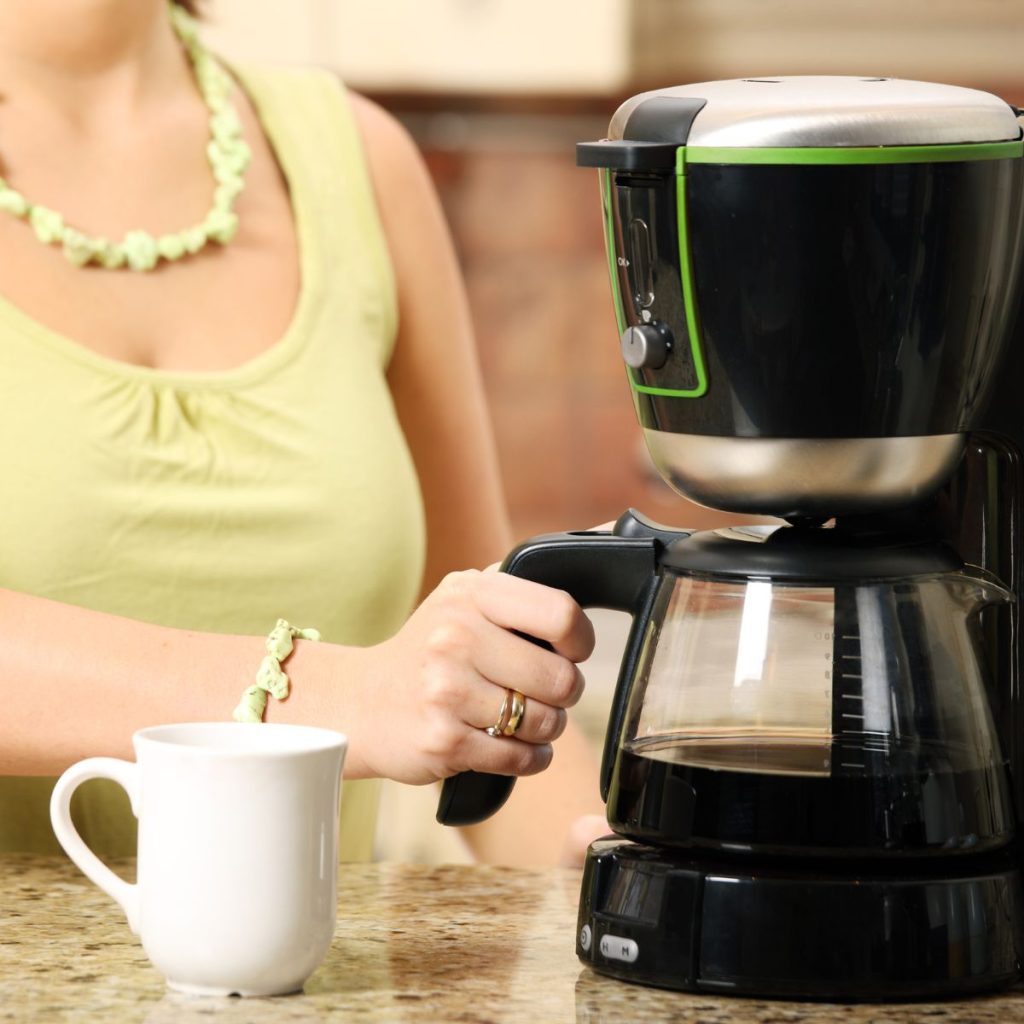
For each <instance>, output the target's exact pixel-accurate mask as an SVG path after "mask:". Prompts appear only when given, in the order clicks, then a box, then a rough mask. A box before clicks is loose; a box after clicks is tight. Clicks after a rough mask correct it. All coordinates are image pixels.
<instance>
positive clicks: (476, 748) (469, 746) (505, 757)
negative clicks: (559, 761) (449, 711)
mask: <svg viewBox="0 0 1024 1024" xmlns="http://www.w3.org/2000/svg"><path fill="white" fill-rule="evenodd" d="M460 754H461V759H462V761H463V763H464V766H465V767H464V768H461V769H459V770H460V771H464V770H466V769H472V770H473V771H476V772H486V773H487V774H488V775H536V774H537V773H538V772H542V771H544V769H545V768H547V766H548V765H549V764H551V757H552V749H551V744H550V743H526V742H525V741H523V740H520V739H518V738H515V737H502V738H501V739H495V738H494V737H493V736H488V735H487V733H485V732H482V731H479V730H474V731H473V732H472V733H471V734H470V735H469V736H467V737H466V740H465V742H464V743H463V745H462V749H461V751H460Z"/></svg>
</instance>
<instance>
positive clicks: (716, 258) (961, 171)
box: [609, 158, 1024, 438]
mask: <svg viewBox="0 0 1024 1024" xmlns="http://www.w3.org/2000/svg"><path fill="white" fill-rule="evenodd" d="M609 173H612V181H613V183H612V186H611V189H610V196H609V198H610V201H611V211H610V212H611V235H612V239H613V270H612V272H613V273H614V274H616V275H617V278H618V284H617V288H618V293H619V296H620V301H621V307H622V308H621V324H624V325H632V324H640V323H644V322H648V321H653V322H655V323H660V324H664V325H666V326H667V327H668V329H669V330H670V331H671V333H672V336H673V337H674V338H675V344H674V346H673V349H672V353H671V356H670V358H669V359H668V361H667V362H666V363H665V365H664V366H662V367H660V368H658V369H649V368H645V369H640V370H634V371H631V380H632V381H633V384H634V386H636V385H639V386H640V388H639V389H636V390H635V399H636V404H637V412H638V416H639V418H640V422H641V423H642V425H643V426H645V427H649V428H653V429H655V430H662V431H671V432H675V433H684V434H707V435H716V436H739V437H792V438H797V437H799V438H818V437H820V438H835V437H889V436H919V435H928V434H947V433H956V432H959V431H963V430H964V429H967V428H968V427H969V426H970V424H971V422H972V420H973V419H974V418H975V417H976V416H977V414H978V412H979V411H980V409H981V408H982V407H983V406H984V403H985V401H986V398H987V396H988V394H989V392H990V390H991V385H992V379H993V375H994V374H995V373H997V372H998V366H999V363H1000V359H1001V357H1002V354H1003V346H1004V345H1005V339H1006V335H1007V328H1008V324H1009V320H1010V318H1011V316H1012V314H1013V311H1014V301H1015V292H1014V282H1015V280H1016V278H1017V275H1018V273H1019V266H1020V259H1021V249H1022V231H1024V160H1022V159H1020V158H1007V159H996V160H975V161H963V162H948V163H924V162H922V163H893V164H867V165H859V164H857V165H854V164H851V165H808V166H792V165H781V166H774V165H756V164H754V165H751V164H733V165H727V164H705V163H691V164H687V165H686V166H685V174H684V175H683V176H682V177H677V175H676V174H675V173H674V172H662V173H656V172H654V171H650V170H648V171H644V172H642V173H638V172H636V171H628V170H621V171H617V172H609ZM680 197H683V202H684V203H685V206H686V210H685V214H686V216H685V225H686V231H685V234H683V235H681V232H680V225H681V221H680V211H679V208H678V201H679V199H680ZM640 222H642V223H643V225H644V228H643V230H644V232H646V234H647V235H648V236H649V239H650V241H649V250H650V253H651V255H652V260H653V266H652V267H651V268H650V269H649V270H647V269H646V268H645V269H644V276H646V277H649V278H650V279H651V280H653V290H652V291H653V299H651V290H648V289H647V288H646V287H644V286H643V284H642V283H641V282H640V280H639V279H638V271H637V261H636V259H635V258H633V249H634V248H635V246H633V244H632V242H631V236H632V235H635V233H636V231H637V230H638V229H637V228H636V225H637V224H639V223H640ZM681 246H682V247H683V248H684V249H685V250H687V251H688V255H689V263H690V267H691V278H690V282H689V284H690V291H691V298H692V303H691V307H692V308H691V312H690V315H689V317H688V316H687V311H686V304H685V292H684V288H683V281H682V278H683V276H684V275H685V274H686V273H687V270H686V266H685V263H684V261H683V258H682V255H681V248H680V247H681ZM726 282H729V286H728V287H726V286H725V283H726ZM740 296H742V298H741V299H740V298H739V297H740ZM694 329H695V330H694ZM695 353H696V355H695ZM696 359H701V360H703V363H704V367H705V370H706V380H707V390H706V392H705V393H704V394H703V395H692V396H690V397H681V396H679V395H675V394H653V393H648V392H645V391H644V390H642V389H643V388H655V389H660V390H668V391H683V392H694V391H695V389H696V387H697V383H698V380H697V373H696V370H695V360H696Z"/></svg>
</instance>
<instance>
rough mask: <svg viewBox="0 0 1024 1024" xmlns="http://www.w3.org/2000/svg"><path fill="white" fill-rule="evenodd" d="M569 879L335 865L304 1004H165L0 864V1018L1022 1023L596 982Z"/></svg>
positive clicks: (932, 1009)
mask: <svg viewBox="0 0 1024 1024" xmlns="http://www.w3.org/2000/svg"><path fill="white" fill-rule="evenodd" d="M578 887H579V874H578V872H574V871H545V872H537V871H512V870H508V869H502V868H484V867H441V868H424V867H408V866H400V865H367V866H359V867H345V868H343V870H342V873H341V877H340V886H339V915H338V928H337V933H336V935H335V940H334V945H333V946H332V948H331V950H330V952H329V953H328V954H327V958H326V960H325V961H324V963H323V964H322V965H321V966H320V968H319V969H318V970H317V971H316V973H315V974H314V975H313V976H312V978H310V980H309V981H308V982H307V984H306V990H305V992H304V993H302V994H300V995H294V996H285V997H282V998H277V999H245V1000H242V999H196V998H189V997H187V996H181V995H177V994H174V993H170V992H168V991H167V990H166V988H165V987H164V983H163V981H162V979H161V978H160V977H159V975H158V974H157V973H156V972H155V971H154V970H153V969H152V968H151V967H150V966H149V964H148V963H147V961H146V959H145V956H144V955H143V952H142V949H141V947H140V946H139V944H138V942H137V941H136V939H135V937H134V936H133V935H132V934H131V933H130V932H129V930H128V926H127V925H126V924H125V922H124V919H123V917H122V916H121V913H120V911H119V910H118V908H117V907H116V906H115V905H114V903H113V902H112V901H111V900H109V899H108V898H107V897H106V896H105V895H104V894H103V893H102V892H100V891H99V890H98V889H96V888H95V887H94V886H93V885H91V884H90V883H89V882H88V881H86V879H85V878H84V877H83V876H82V875H81V874H80V873H79V872H78V870H77V869H76V868H74V867H73V866H72V865H71V864H70V863H68V862H66V861H62V860H57V859H50V858H29V857H22V858H19V857H7V858H0V1021H17V1022H18V1024H22V1022H36V1021H38V1022H41V1024H57V1022H61V1021H83V1022H85V1021H89V1022H103V1024H120V1022H132V1024H134V1022H140V1024H142V1022H145V1024H192V1022H203V1024H221V1022H224V1024H227V1022H232V1024H243V1022H244V1024H263V1022H267V1024H270V1022H274V1024H292V1022H295V1024H300V1022H305V1021H310V1022H312V1021H316V1022H324V1021H345V1022H347V1024H360V1022H363V1021H387V1022H396V1024H404V1022H419V1021H424V1022H426V1021H429V1022H431V1024H446V1022H449V1021H450V1022H460V1024H461V1022H464V1024H489V1022H494V1024H499V1022H508V1024H514V1022H519V1021H522V1022H528V1024H558V1022H574V1024H613V1022H614V1024H632V1022H635V1021H642V1022H644V1024H648V1022H650V1024H657V1022H660V1021H665V1022H677V1024H725V1022H736V1024H739V1022H742V1024H797V1022H823V1024H829V1022H833V1021H835V1022H842V1024H869V1022H870V1024H897V1022H910V1021H914V1022H923V1021H926V1022H929V1024H938V1022H947V1021H948V1022H963V1024H968V1022H970V1024H975V1022H977V1024H982V1022H984V1024H1012V1022H1021V1024H1024V989H1018V990H1015V991H1013V992H1010V993H1007V994H1004V995H1001V996H995V997H987V998H980V999H973V1000H966V1001H963V1002H958V1003H946V1004H942V1005H929V1004H908V1005H901V1006H853V1007H849V1006H827V1005H823V1004H796V1003H781V1002H759V1001H753V1000H738V999H721V998H708V997H704V996H690V995H685V994H681V993H673V992H664V991H659V990H656V989H646V988H641V987H639V986H635V985H627V984H624V983H622V982H617V981H614V980H612V979H609V978H602V977H600V976H598V975H596V974H593V973H592V972H591V971H589V970H587V969H585V968H583V966H582V965H581V964H580V963H579V961H578V960H577V959H576V956H575V954H574V952H573V936H574V933H575V926H576V898H577V893H578Z"/></svg>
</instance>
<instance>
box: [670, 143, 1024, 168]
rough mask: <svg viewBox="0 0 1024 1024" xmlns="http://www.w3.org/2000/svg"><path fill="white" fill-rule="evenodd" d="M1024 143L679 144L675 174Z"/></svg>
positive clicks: (936, 154)
mask: <svg viewBox="0 0 1024 1024" xmlns="http://www.w3.org/2000/svg"><path fill="white" fill-rule="evenodd" d="M1022 156H1024V142H971V143H964V144H962V145H949V146H849V147H842V146H825V147H814V146H809V147H807V148H803V149H795V148H794V149H787V148H784V147H779V148H775V149H773V148H766V147H751V148H750V149H740V148H736V149H732V148H729V147H724V146H680V147H679V154H678V157H677V159H676V173H677V174H683V173H684V168H685V165H686V164H932V163H962V162H965V161H968V160H1018V159H1020V158H1021V157H1022Z"/></svg>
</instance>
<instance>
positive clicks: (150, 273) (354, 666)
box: [0, 0, 596, 862]
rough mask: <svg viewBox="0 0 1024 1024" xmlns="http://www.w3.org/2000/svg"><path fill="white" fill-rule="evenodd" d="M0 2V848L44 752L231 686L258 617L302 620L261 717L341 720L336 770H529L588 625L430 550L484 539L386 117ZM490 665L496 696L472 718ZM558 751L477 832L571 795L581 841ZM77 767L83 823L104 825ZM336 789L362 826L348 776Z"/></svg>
mask: <svg viewBox="0 0 1024 1024" xmlns="http://www.w3.org/2000/svg"><path fill="white" fill-rule="evenodd" d="M0 3H4V4H6V5H7V6H8V7H9V10H8V11H7V14H8V18H7V20H6V21H5V25H6V28H5V31H4V33H3V34H2V35H0V96H2V102H0V176H2V177H3V179H4V182H5V187H4V188H3V189H0V268H2V269H0V294H2V301H0V394H2V397H3V409H4V413H3V415H4V422H5V424H6V438H7V441H6V444H5V449H4V455H3V468H4V478H5V480H6V481H7V485H8V495H7V501H5V502H4V503H3V507H2V508H0V530H2V532H3V535H4V537H5V538H6V540H5V543H4V544H3V546H2V548H0V551H2V554H0V585H2V586H3V587H6V588H7V589H6V590H4V591H3V592H2V595H0V622H2V624H3V627H2V628H3V645H2V649H0V673H2V675H3V677H4V679H5V680H6V681H7V696H6V699H5V701H4V704H5V706H4V713H3V714H2V715H0V775H4V776H7V778H5V779H3V780H0V849H40V848H46V847H48V846H49V844H51V843H52V839H51V837H50V835H49V828H48V824H47V817H46V799H47V793H48V790H49V787H50V785H51V784H52V776H53V775H54V774H56V773H57V772H59V771H60V770H61V769H62V768H63V767H65V766H66V765H67V764H69V763H70V762H72V761H74V760H76V759H78V758H81V757H83V756H88V755H94V754H110V755H114V756H130V736H131V734H132V732H133V731H134V730H135V729H137V728H140V727H143V726H146V725H150V724H153V723H158V722H169V721H187V720H220V719H225V718H227V717H229V715H230V714H231V709H232V708H233V707H235V705H236V704H237V703H238V701H239V696H240V694H241V692H242V691H243V690H244V689H245V688H246V687H247V686H249V685H250V684H251V683H252V681H253V676H254V673H255V670H256V667H257V665H258V663H259V660H260V658H261V657H262V654H263V640H262V636H263V635H264V634H266V632H267V631H268V630H270V629H271V628H272V627H273V625H274V622H275V620H276V619H277V618H278V617H285V618H287V619H289V620H290V621H291V622H292V623H294V624H295V625H297V626H301V627H316V628H317V629H319V631H320V632H321V633H322V635H323V638H324V642H321V643H314V642H311V641H308V640H299V641H298V642H297V643H296V648H295V652H294V654H293V655H292V656H291V657H290V658H289V659H288V661H287V663H286V668H287V671H288V674H289V676H290V677H291V680H292V689H291V695H290V696H289V697H288V699H287V700H286V701H281V702H279V701H276V700H271V701H270V703H269V706H268V708H267V711H266V720H267V721H280V722H300V723H311V724H319V725H325V726H333V727H337V728H339V729H342V730H344V731H345V732H346V733H348V735H349V737H350V748H349V755H348V761H347V765H346V777H347V778H350V779H353V780H359V779H375V778H380V777H388V778H392V779H397V780H399V781H402V782H408V783H426V782H430V781H434V780H438V779H442V778H445V777H447V776H449V775H451V774H453V773H455V772H458V771H463V770H465V769H469V768H473V769H477V770H482V771H490V772H498V773H502V774H515V775H533V774H536V773H539V772H542V771H543V770H544V769H545V768H546V767H547V766H548V763H549V761H550V760H551V755H552V752H551V743H552V741H554V740H555V739H557V738H558V737H559V736H560V734H561V733H562V732H563V730H564V729H565V727H566V712H565V709H566V708H567V707H569V706H571V705H572V704H573V703H574V701H575V700H576V699H577V698H578V696H579V694H580V690H581V687H582V677H581V675H580V673H579V670H578V669H577V668H576V665H575V663H576V662H578V661H580V660H582V659H584V658H585V657H586V656H587V655H588V654H589V652H590V650H591V647H592V643H593V637H592V632H591V628H590V625H589V623H588V622H587V620H586V618H585V616H583V614H582V613H581V612H580V610H579V608H578V607H577V606H576V605H575V604H574V603H573V602H572V601H571V600H570V599H569V598H568V597H567V596H566V595H565V594H562V593H560V592H556V591H552V590H549V589H546V588H543V587H540V586H538V585H535V584H531V583H528V582H525V581H521V580H515V579H512V578H509V577H506V576H504V575H502V574H498V573H494V572H477V571H463V572H458V573H455V574H451V573H450V570H451V569H452V568H453V567H460V566H461V567H464V566H473V565H476V566H484V565H487V564H488V563H491V562H493V561H495V560H496V559H497V558H499V557H500V556H501V555H502V553H503V552H504V551H505V550H506V549H507V548H508V546H509V541H510V537H509V532H508V528H507V525H506V520H505V516H504V511H503V508H502V503H501V497H500V492H499V485H498V481H497V476H496V470H495V458H494V451H493V445H492V442H491V439H490V435H489V432H488V428H487V426H486V417H485V412H484V408H483V403H482V398H481V387H480V382H479V378H478V374H477V369H476V365H475V362H474V357H473V352H472V345H471V336H470V325H469V317H468V314H467V309H466V303H465V299H464V296H463V293H462V288H461V285H460V282H459V276H458V272H457V268H456V263H455V259H454V257H453V253H452V248H451V245H450V242H449V239H448V237H447V234H446V230H445V227H444V225H443V221H442V217H441V214H440V211H439V208H438V204H437V202H436V199H435V197H434V195H433V192H432V190H431V186H430V183H429V179H428V177H427V174H426V172H425V170H424V168H423V165H422V162H421V161H420V159H419V157H418V156H417V154H416V152H415V149H414V147H413V146H412V144H411V143H410V141H409V140H408V138H407V137H406V135H405V134H404V133H403V132H402V130H401V129H400V128H399V127H398V126H397V125H396V123H395V122H394V121H393V120H392V119H390V118H389V117H388V116H387V115H386V114H384V113H383V112H382V111H381V110H380V109H378V108H376V107H375V106H373V105H372V104H371V103H369V102H367V101H366V100H364V99H360V98H358V97H355V96H352V95H351V94H345V93H344V91H343V90H342V89H341V87H340V86H339V85H338V84H337V83H336V82H335V81H333V80H332V79H331V78H330V77H329V76H327V75H326V74H324V73H321V72H283V71H279V72H274V73H270V72H259V73H257V72H255V71H248V72H237V73H236V75H235V78H234V79H227V78H224V77H221V76H220V73H219V72H218V71H217V70H216V67H214V66H213V65H211V63H210V60H209V58H208V57H207V56H206V55H205V53H204V51H203V48H202V46H201V44H200V43H198V42H197V41H196V39H195V37H194V34H193V32H192V29H191V27H190V26H189V24H188V21H187V20H186V19H183V18H181V17H180V16H179V14H178V12H177V9H174V8H168V6H167V5H166V4H165V2H164V0H79V2H76V3H75V4H69V3H67V2H66V0H37V2H36V3H33V4H31V5H22V4H18V5H15V3H14V0H0ZM215 189H216V191H215ZM211 195H214V197H215V198H214V202H213V205H212V206H211ZM235 218H237V220H236V219H235ZM117 240H123V241H121V242H119V241H117ZM421 585H422V594H425V595H426V596H425V597H424V598H423V600H422V603H421V604H420V605H419V607H418V608H417V610H416V611H415V612H414V613H413V614H412V615H411V617H408V616H409V612H410V610H411V609H412V607H413V606H414V603H415V601H416V597H417V590H418V588H420V586H421ZM407 617H408V619H407ZM406 620H407V621H406ZM513 630H515V631H519V632H524V633H528V634H531V635H533V636H536V637H540V638H542V639H545V640H547V641H549V643H550V644H551V645H552V647H553V648H554V650H553V651H546V650H542V649H541V648H539V647H536V646H534V645H532V644H530V643H528V642H527V641H525V640H523V639H521V638H520V637H518V636H516V635H514V633H513V632H512V631H513ZM506 688H508V689H515V690H519V691H521V692H522V693H523V694H524V695H525V696H526V711H525V714H524V716H523V719H522V722H521V725H520V727H519V729H518V731H517V732H516V733H515V735H514V736H511V737H492V736H490V735H488V734H487V733H486V732H485V731H484V730H485V729H486V727H487V726H488V725H492V724H493V723H494V721H495V718H496V716H497V715H498V713H499V709H501V708H502V706H503V702H504V697H505V693H506ZM559 749H560V751H563V752H564V753H563V754H562V756H560V757H559V759H558V760H557V761H556V768H555V769H553V770H552V771H550V772H544V774H543V775H541V776H539V778H538V780H537V786H536V788H537V792H536V793H531V792H529V791H528V789H527V787H523V786H521V787H519V789H520V792H519V793H518V794H517V795H516V796H515V797H514V803H513V805H512V806H511V809H510V810H509V811H507V812H503V813H502V814H501V815H499V816H497V817H496V818H495V819H493V821H492V822H491V823H488V824H487V825H485V826H479V827H478V828H477V829H476V830H471V833H472V835H471V841H472V842H473V843H474V846H475V848H476V849H477V851H478V853H479V854H480V855H481V856H483V857H485V858H489V859H502V860H505V861H509V862H517V861H519V862H523V861H529V860H533V861H537V860H553V859H555V858H556V857H557V856H558V852H559V850H560V849H562V848H563V845H564V843H565V841H566V835H567V829H568V830H570V833H571V823H572V822H574V821H576V822H577V823H578V824H577V831H576V833H575V834H570V835H569V840H568V842H569V847H570V848H572V849H574V850H576V852H578V851H579V850H580V849H581V847H582V843H583V840H584V838H585V837H586V835H587V834H588V833H589V832H592V831H593V830H594V822H593V821H591V820H586V819H583V820H582V821H581V818H580V816H581V815H583V814H584V813H585V812H586V811H588V810H592V809H596V808H594V807H593V800H594V799H596V797H595V796H594V795H593V789H594V788H595V787H594V774H593V773H592V771H591V769H590V765H589V763H588V759H587V758H586V756H585V753H584V747H583V744H582V743H581V741H580V739H579V738H578V737H577V736H575V735H574V734H567V735H566V736H564V737H562V739H561V741H560V744H559ZM48 776H49V777H51V778H47V777H48ZM91 785H92V786H93V789H92V792H90V793H84V794H83V797H84V799H83V801H82V802H81V804H80V806H79V807H78V808H77V809H76V814H77V817H78V821H79V824H80V827H81V829H82V831H83V834H84V835H85V836H86V838H87V841H89V842H91V843H92V844H93V845H94V846H95V847H96V848H97V849H99V850H101V851H105V852H107V853H119V852H131V844H132V839H131V830H130V815H128V813H127V811H126V808H125V807H124V805H123V802H122V803H121V804H119V805H118V804H115V800H116V797H115V796H114V795H112V794H111V793H110V792H107V791H104V790H102V789H101V788H99V787H98V786H96V785H95V784H91ZM346 790H347V795H346V798H345V801H344V806H343V811H342V845H343V855H345V856H349V857H355V856H365V855H367V854H368V850H369V843H370V840H371V831H372V819H373V805H374V792H373V790H372V786H363V787H362V789H361V788H360V785H359V784H358V783H356V784H354V785H348V786H346ZM517 807H518V810H517V809H516V808H517ZM50 848H52V846H50Z"/></svg>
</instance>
